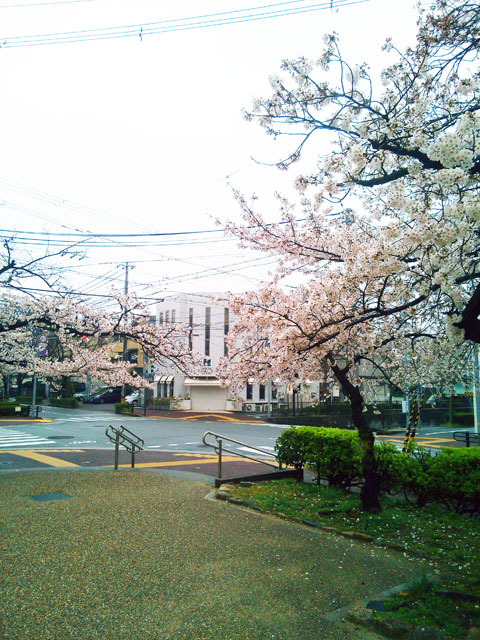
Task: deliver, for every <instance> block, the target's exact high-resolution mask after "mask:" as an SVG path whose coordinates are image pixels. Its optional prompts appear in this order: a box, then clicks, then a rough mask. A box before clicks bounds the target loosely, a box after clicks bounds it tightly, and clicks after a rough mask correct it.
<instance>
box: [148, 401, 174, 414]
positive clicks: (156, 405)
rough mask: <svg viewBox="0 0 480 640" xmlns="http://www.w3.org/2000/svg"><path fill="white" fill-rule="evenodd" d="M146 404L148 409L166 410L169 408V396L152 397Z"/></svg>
mask: <svg viewBox="0 0 480 640" xmlns="http://www.w3.org/2000/svg"><path fill="white" fill-rule="evenodd" d="M148 406H149V408H150V409H157V410H161V411H168V410H169V409H170V398H152V399H151V400H150V402H149V403H148Z"/></svg>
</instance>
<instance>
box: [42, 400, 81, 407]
mask: <svg viewBox="0 0 480 640" xmlns="http://www.w3.org/2000/svg"><path fill="white" fill-rule="evenodd" d="M48 404H50V405H51V406H52V407H65V408H69V409H74V408H75V407H78V402H77V400H76V399H75V398H50V399H49V401H48Z"/></svg>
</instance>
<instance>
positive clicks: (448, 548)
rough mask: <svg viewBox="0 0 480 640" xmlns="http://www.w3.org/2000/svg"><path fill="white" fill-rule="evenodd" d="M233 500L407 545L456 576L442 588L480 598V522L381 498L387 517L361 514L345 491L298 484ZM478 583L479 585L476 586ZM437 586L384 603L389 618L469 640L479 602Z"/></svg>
mask: <svg viewBox="0 0 480 640" xmlns="http://www.w3.org/2000/svg"><path fill="white" fill-rule="evenodd" d="M232 495H235V496H236V497H239V498H242V499H244V500H249V501H252V502H254V503H255V504H256V505H258V506H260V507H262V509H264V510H265V511H269V512H270V513H273V514H278V513H280V514H284V515H286V516H288V517H291V518H299V519H300V520H308V521H313V522H318V523H320V524H321V525H322V526H329V527H333V528H335V529H337V530H339V531H351V532H358V533H366V534H368V535H370V536H372V538H373V539H374V541H380V540H381V541H383V542H384V543H386V544H392V545H402V546H403V547H404V548H405V549H406V551H407V552H410V553H414V554H416V555H418V556H420V557H422V556H423V557H425V562H427V563H428V565H427V566H429V567H430V570H431V571H432V572H437V573H441V572H445V571H450V572H454V573H455V574H456V576H455V577H452V579H451V580H450V581H449V582H448V583H447V582H444V584H443V589H444V590H450V591H464V592H467V593H473V594H477V595H479V596H480V587H479V584H480V582H478V576H479V575H480V522H479V520H478V519H475V518H470V517H466V516H461V515H458V514H456V513H453V512H450V511H445V510H443V509H442V508H440V507H438V506H427V507H423V508H420V507H416V506H414V505H411V504H408V503H406V502H404V501H403V500H394V499H391V498H386V497H383V498H381V504H382V512H381V513H379V514H373V515H368V514H365V513H363V512H362V510H361V503H360V497H359V496H358V494H351V493H348V492H346V491H343V490H342V489H338V488H334V487H326V486H317V485H313V484H304V483H297V482H296V481H295V480H291V479H286V480H274V481H270V482H261V483H260V482H259V483H256V484H254V485H253V486H251V487H239V486H235V488H234V489H233V491H232ZM475 581H477V582H475ZM437 590H438V589H437V587H434V588H433V589H432V588H431V587H430V586H428V587H427V586H425V585H422V584H420V585H416V591H415V590H414V591H412V593H409V594H403V595H400V596H396V597H395V598H392V599H391V600H388V601H386V602H385V607H386V608H387V606H388V607H389V608H390V611H389V612H388V613H385V614H383V613H380V612H378V613H375V615H376V616H378V617H382V616H383V617H392V611H394V612H395V613H394V614H393V615H394V617H398V618H400V619H402V620H405V621H408V622H411V623H412V624H414V625H416V626H422V625H423V626H431V627H434V628H439V629H443V630H444V631H445V632H448V633H449V634H450V635H451V637H452V638H466V637H467V635H466V634H467V633H468V628H469V626H470V625H472V626H480V608H479V604H480V600H479V601H478V602H476V601H474V600H475V599H472V600H468V599H466V600H462V599H461V598H454V597H451V596H446V595H442V594H440V593H437V592H436V591H437Z"/></svg>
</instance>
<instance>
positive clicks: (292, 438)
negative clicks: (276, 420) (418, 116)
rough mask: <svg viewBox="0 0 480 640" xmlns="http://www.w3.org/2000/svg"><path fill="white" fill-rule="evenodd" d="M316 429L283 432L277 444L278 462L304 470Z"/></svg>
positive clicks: (302, 428)
mask: <svg viewBox="0 0 480 640" xmlns="http://www.w3.org/2000/svg"><path fill="white" fill-rule="evenodd" d="M314 431H316V429H315V427H290V429H288V430H287V431H282V433H281V434H280V437H279V438H278V439H277V441H276V443H275V451H276V454H277V460H278V461H279V462H281V463H282V464H284V465H288V466H292V467H295V469H303V468H304V467H305V464H306V462H307V456H308V449H309V446H310V441H311V440H312V438H313V433H314Z"/></svg>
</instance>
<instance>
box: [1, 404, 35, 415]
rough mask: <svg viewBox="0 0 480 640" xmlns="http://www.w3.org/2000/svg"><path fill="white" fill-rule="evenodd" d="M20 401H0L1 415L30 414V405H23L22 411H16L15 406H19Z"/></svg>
mask: <svg viewBox="0 0 480 640" xmlns="http://www.w3.org/2000/svg"><path fill="white" fill-rule="evenodd" d="M18 406H19V403H18V402H0V416H15V415H16V416H18V415H20V416H28V415H30V406H29V405H26V404H23V405H21V407H22V408H21V411H15V407H18Z"/></svg>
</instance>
